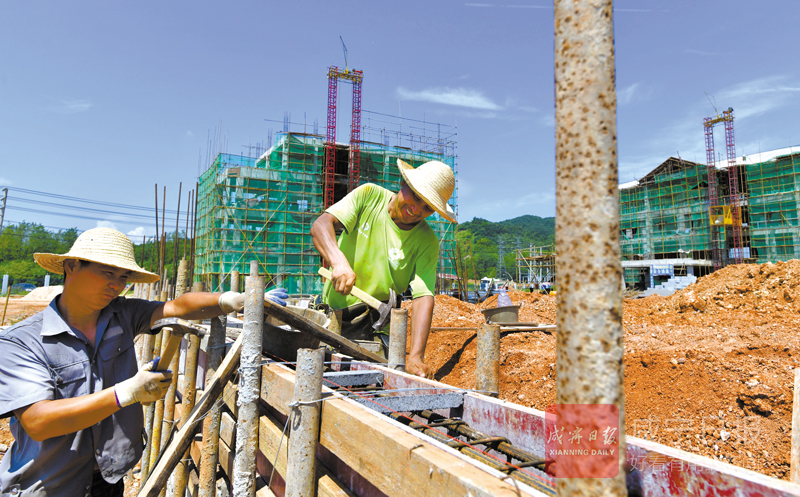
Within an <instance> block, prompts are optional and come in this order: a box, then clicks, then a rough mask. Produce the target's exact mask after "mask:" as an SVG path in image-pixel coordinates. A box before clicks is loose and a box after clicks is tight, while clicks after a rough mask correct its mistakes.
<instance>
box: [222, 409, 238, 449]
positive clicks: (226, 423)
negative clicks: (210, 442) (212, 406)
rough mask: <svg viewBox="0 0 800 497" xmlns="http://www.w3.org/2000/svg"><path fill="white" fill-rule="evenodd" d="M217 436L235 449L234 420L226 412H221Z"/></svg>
mask: <svg viewBox="0 0 800 497" xmlns="http://www.w3.org/2000/svg"><path fill="white" fill-rule="evenodd" d="M219 438H220V439H221V440H225V443H226V444H228V447H233V449H234V450H236V420H235V419H233V416H231V415H230V414H229V413H227V412H223V413H222V417H221V419H220V423H219Z"/></svg>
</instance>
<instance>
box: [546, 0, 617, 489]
mask: <svg viewBox="0 0 800 497" xmlns="http://www.w3.org/2000/svg"><path fill="white" fill-rule="evenodd" d="M612 6H613V4H612V0H555V86H556V116H555V117H556V119H555V120H556V213H557V216H556V251H557V253H558V258H557V259H556V274H557V275H558V283H557V284H558V307H557V309H558V312H557V316H558V328H557V332H556V337H557V342H556V344H557V348H556V351H557V352H556V363H557V377H558V383H557V387H558V390H557V402H558V403H559V404H613V405H615V406H617V408H618V409H619V416H620V417H619V422H620V426H619V432H618V433H619V435H620V437H619V447H620V450H619V451H618V453H619V471H618V473H617V476H616V477H615V478H559V479H558V485H557V489H558V493H559V495H571V496H572V495H592V496H601V495H614V496H620V495H626V494H627V491H626V488H625V471H624V463H625V416H624V413H625V397H624V391H623V365H622V355H623V344H622V292H621V288H620V279H621V278H622V265H621V262H620V260H621V255H620V245H619V237H620V227H619V199H618V184H619V181H618V174H617V116H616V110H617V98H616V88H615V79H614V78H615V67H614V23H613V9H612Z"/></svg>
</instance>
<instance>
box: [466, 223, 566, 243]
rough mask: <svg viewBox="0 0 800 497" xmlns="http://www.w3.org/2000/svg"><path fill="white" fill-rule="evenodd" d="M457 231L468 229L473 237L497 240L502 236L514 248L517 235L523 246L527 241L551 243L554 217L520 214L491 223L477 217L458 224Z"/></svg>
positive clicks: (554, 228) (554, 229)
mask: <svg viewBox="0 0 800 497" xmlns="http://www.w3.org/2000/svg"><path fill="white" fill-rule="evenodd" d="M458 229H459V231H468V232H470V233H472V235H473V236H474V237H475V238H489V239H494V240H495V242H496V241H497V239H498V237H502V238H503V239H504V241H505V242H506V245H508V243H512V245H510V246H509V247H511V248H516V242H517V240H516V239H517V237H519V238H520V242H521V244H522V246H523V247H527V246H528V244H529V243H532V244H534V245H537V246H539V245H552V244H554V243H555V235H556V218H554V217H539V216H520V217H515V218H514V219H508V220H506V221H500V222H499V223H493V222H491V221H487V220H486V219H481V218H479V217H476V218H474V219H473V220H472V221H468V222H466V223H461V224H459V225H458Z"/></svg>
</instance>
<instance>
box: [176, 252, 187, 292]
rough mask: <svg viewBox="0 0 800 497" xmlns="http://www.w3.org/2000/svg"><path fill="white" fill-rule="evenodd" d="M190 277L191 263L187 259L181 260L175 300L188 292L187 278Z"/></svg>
mask: <svg viewBox="0 0 800 497" xmlns="http://www.w3.org/2000/svg"><path fill="white" fill-rule="evenodd" d="M188 276H189V261H187V260H186V259H181V263H180V266H179V267H178V279H177V280H176V281H175V298H178V297H180V296H181V295H183V294H184V293H186V292H187V290H188V285H189V283H188V280H187V277H188Z"/></svg>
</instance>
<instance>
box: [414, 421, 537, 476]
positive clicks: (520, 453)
mask: <svg viewBox="0 0 800 497" xmlns="http://www.w3.org/2000/svg"><path fill="white" fill-rule="evenodd" d="M417 415H418V416H419V417H421V418H424V419H426V420H428V421H429V423H428V426H429V427H431V428H435V427H437V426H444V427H447V429H449V430H452V431H454V432H455V433H458V434H459V435H461V436H465V437H468V438H471V439H475V440H481V439H488V438H491V437H490V436H489V435H486V434H484V433H481V432H479V431H477V430H473V429H472V428H470V427H469V425H468V424H467V423H466V422H465V421H462V420H454V419H449V418H445V417H444V416H442V415H441V414H436V413H435V412H433V411H428V410H425V411H422V412H420V413H417ZM492 448H493V449H494V450H496V451H497V452H500V453H502V454H505V455H506V456H509V457H513V458H514V459H516V460H518V461H521V462H523V463H531V464H532V465H533V466H541V468H540V469H542V470H544V463H545V461H544V459H543V458H541V457H539V456H537V455H536V454H533V453H531V452H528V451H526V450H523V449H520V448H519V447H516V446H514V445H512V444H511V443H509V442H508V441H507V440H506V441H504V442H502V441H501V442H500V443H498V444H497V445H496V446H493V447H492Z"/></svg>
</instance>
